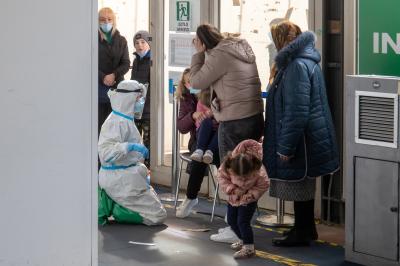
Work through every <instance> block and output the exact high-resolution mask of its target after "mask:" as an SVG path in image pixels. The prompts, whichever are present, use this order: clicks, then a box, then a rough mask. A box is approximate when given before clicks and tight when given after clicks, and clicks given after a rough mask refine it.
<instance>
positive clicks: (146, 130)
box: [135, 119, 150, 168]
mask: <svg viewBox="0 0 400 266" xmlns="http://www.w3.org/2000/svg"><path fill="white" fill-rule="evenodd" d="M135 125H136V127H137V129H138V130H139V134H140V135H141V136H142V139H143V144H144V146H146V148H147V149H148V150H149V159H146V160H145V161H144V164H145V165H146V166H147V167H148V168H150V120H144V119H140V120H135Z"/></svg>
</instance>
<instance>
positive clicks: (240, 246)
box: [231, 240, 243, 251]
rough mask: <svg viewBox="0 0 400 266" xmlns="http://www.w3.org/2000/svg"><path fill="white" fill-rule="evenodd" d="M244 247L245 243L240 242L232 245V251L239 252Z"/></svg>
mask: <svg viewBox="0 0 400 266" xmlns="http://www.w3.org/2000/svg"><path fill="white" fill-rule="evenodd" d="M242 247H243V241H241V240H240V241H239V242H235V243H233V244H232V245H231V249H233V250H235V251H239V250H241V249H242Z"/></svg>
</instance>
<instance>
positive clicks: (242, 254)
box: [233, 246, 256, 260]
mask: <svg viewBox="0 0 400 266" xmlns="http://www.w3.org/2000/svg"><path fill="white" fill-rule="evenodd" d="M255 255H256V251H255V250H254V248H253V249H251V248H247V247H245V246H243V247H242V249H241V250H239V251H236V252H235V254H233V258H235V259H237V260H238V259H248V258H251V257H253V256H255Z"/></svg>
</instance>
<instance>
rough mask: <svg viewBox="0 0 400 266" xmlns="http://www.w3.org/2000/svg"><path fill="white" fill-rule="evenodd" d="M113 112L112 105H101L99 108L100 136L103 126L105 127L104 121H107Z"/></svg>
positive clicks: (108, 103)
mask: <svg viewBox="0 0 400 266" xmlns="http://www.w3.org/2000/svg"><path fill="white" fill-rule="evenodd" d="M111 112H112V108H111V103H110V102H107V103H99V107H98V134H99V136H100V130H101V126H102V125H103V123H104V121H106V119H107V117H108V116H109V115H110V113H111Z"/></svg>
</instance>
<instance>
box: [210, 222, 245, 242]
mask: <svg viewBox="0 0 400 266" xmlns="http://www.w3.org/2000/svg"><path fill="white" fill-rule="evenodd" d="M210 239H211V240H212V241H215V242H223V243H229V244H232V243H235V242H238V241H239V240H240V239H239V238H238V237H237V236H236V234H235V232H233V231H232V229H231V227H230V226H228V227H226V228H225V230H221V231H219V232H218V234H213V235H211V236H210Z"/></svg>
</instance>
